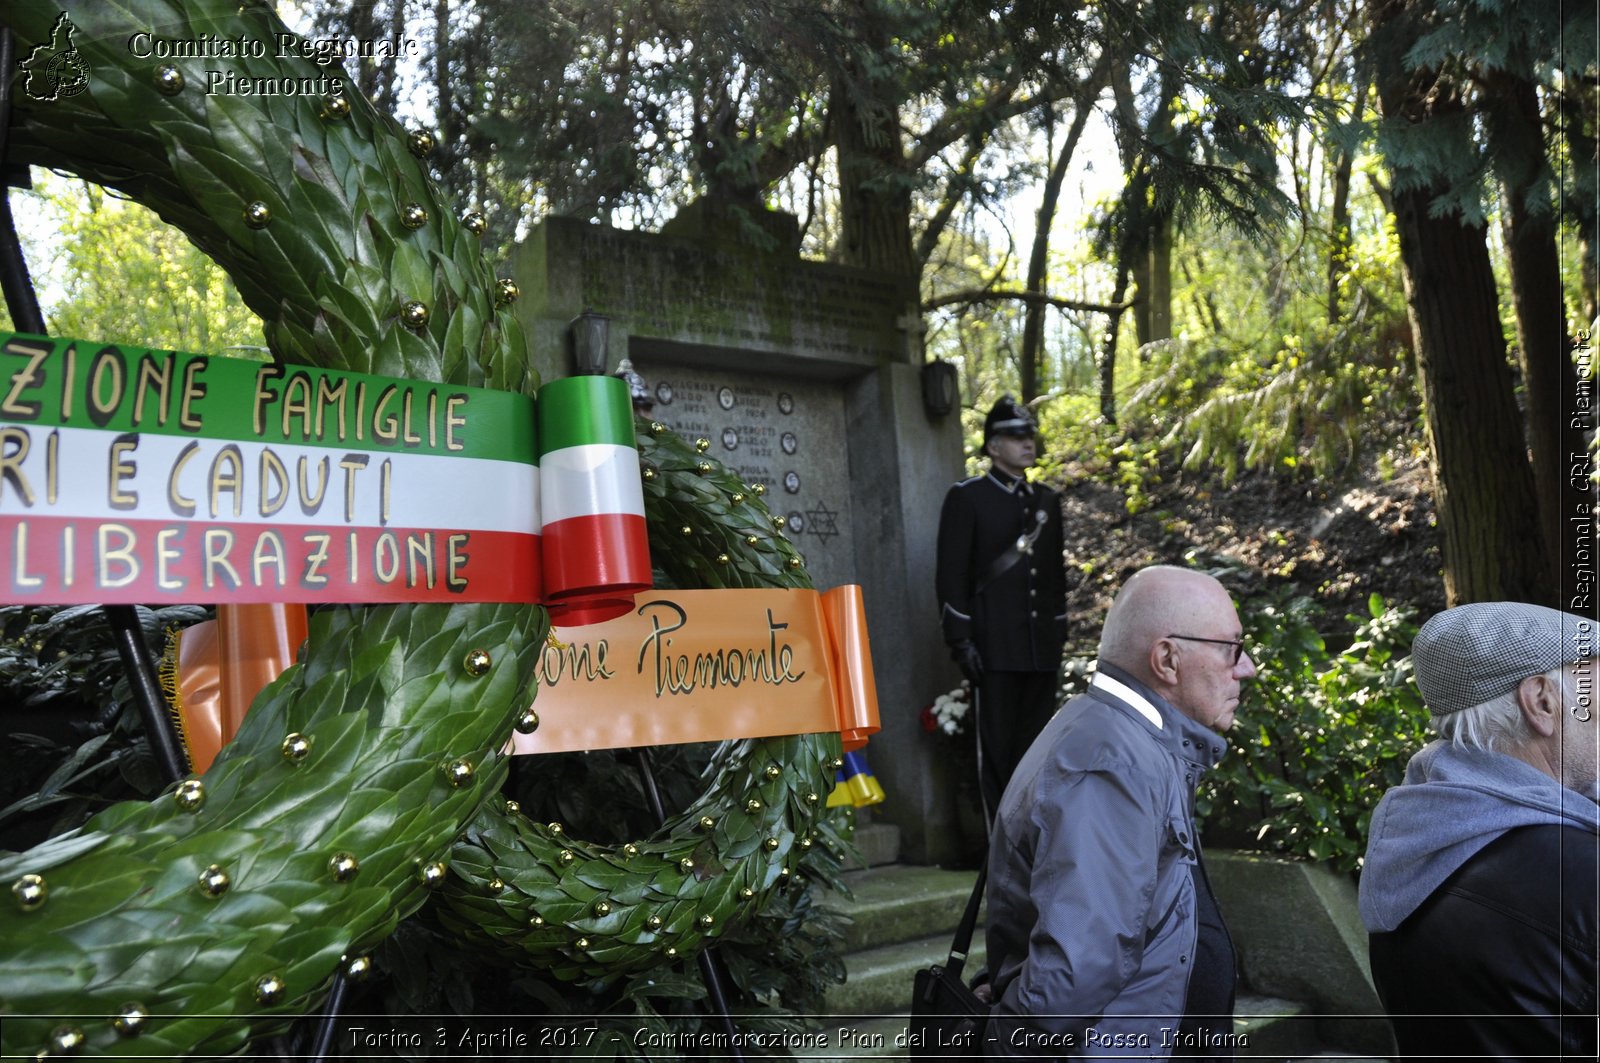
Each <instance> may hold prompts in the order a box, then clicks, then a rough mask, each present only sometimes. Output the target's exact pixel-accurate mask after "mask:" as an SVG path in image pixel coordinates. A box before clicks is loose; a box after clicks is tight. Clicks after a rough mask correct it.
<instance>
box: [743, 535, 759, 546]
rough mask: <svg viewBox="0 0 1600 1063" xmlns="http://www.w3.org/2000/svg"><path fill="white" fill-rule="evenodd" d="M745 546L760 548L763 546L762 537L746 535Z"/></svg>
mask: <svg viewBox="0 0 1600 1063" xmlns="http://www.w3.org/2000/svg"><path fill="white" fill-rule="evenodd" d="M744 544H745V545H746V546H760V545H761V536H759V535H746V536H745V537H744Z"/></svg>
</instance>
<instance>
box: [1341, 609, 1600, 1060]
mask: <svg viewBox="0 0 1600 1063" xmlns="http://www.w3.org/2000/svg"><path fill="white" fill-rule="evenodd" d="M1597 640H1600V624H1597V622H1596V621H1595V620H1593V619H1590V618H1587V617H1582V616H1578V615H1576V614H1573V613H1563V612H1558V611H1556V610H1554V609H1547V608H1544V607H1542V606H1537V605H1524V604H1520V603H1516V602H1478V603H1474V604H1471V605H1462V606H1458V607H1456V608H1454V609H1448V610H1446V611H1445V612H1443V613H1440V614H1439V615H1437V616H1435V617H1434V618H1433V619H1431V620H1429V621H1428V622H1427V623H1426V624H1424V625H1423V627H1422V630H1421V631H1420V632H1418V634H1417V638H1416V642H1415V643H1414V644H1413V646H1412V651H1411V654H1412V663H1413V665H1414V667H1415V670H1416V678H1417V686H1418V687H1419V688H1421V690H1422V697H1423V700H1424V701H1425V702H1426V703H1427V706H1428V709H1429V711H1430V712H1431V713H1432V723H1433V727H1434V730H1435V731H1436V732H1437V733H1438V738H1437V739H1436V740H1434V741H1432V742H1430V743H1429V744H1428V745H1427V746H1425V747H1424V748H1423V749H1422V751H1421V752H1419V753H1417V755H1416V756H1414V757H1413V758H1412V759H1411V762H1410V763H1409V764H1408V765H1407V766H1406V773H1405V779H1404V781H1403V782H1402V783H1401V784H1400V785H1399V786H1396V787H1394V788H1393V789H1391V790H1390V791H1389V792H1388V793H1387V794H1385V795H1384V797H1383V800H1382V801H1381V802H1380V803H1379V805H1378V807H1377V809H1376V811H1375V812H1374V813H1373V816H1372V823H1371V827H1370V829H1369V831H1368V840H1367V853H1366V859H1365V862H1364V865H1363V867H1362V872H1361V891H1360V904H1361V919H1362V922H1363V923H1365V924H1366V927H1367V930H1368V933H1369V938H1368V946H1369V950H1370V956H1371V960H1372V979H1373V982H1374V984H1375V985H1376V987H1377V990H1378V995H1379V997H1380V998H1381V999H1382V1001H1383V1005H1384V1008H1385V1010H1387V1011H1388V1012H1389V1016H1390V1019H1391V1021H1392V1022H1393V1025H1394V1031H1395V1039H1396V1042H1397V1043H1398V1046H1399V1049H1400V1053H1401V1055H1402V1056H1404V1057H1405V1058H1407V1059H1412V1058H1434V1059H1470V1058H1480V1059H1481V1058H1498V1059H1534V1058H1572V1059H1577V1058H1584V1059H1594V1058H1595V1053H1596V1047H1597V1046H1596V1025H1597V1014H1596V992H1597V987H1600V969H1597V958H1596V957H1597V953H1600V936H1597V935H1600V805H1597V804H1596V803H1595V802H1596V796H1597V778H1600V705H1597V704H1596V689H1595V681H1596V678H1597V673H1600V669H1597V667H1596V662H1595V654H1596V643H1597Z"/></svg>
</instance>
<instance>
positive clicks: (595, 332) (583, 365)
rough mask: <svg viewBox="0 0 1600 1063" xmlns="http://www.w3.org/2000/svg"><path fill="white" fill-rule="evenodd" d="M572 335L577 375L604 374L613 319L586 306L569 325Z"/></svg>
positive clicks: (573, 357) (569, 331) (574, 364)
mask: <svg viewBox="0 0 1600 1063" xmlns="http://www.w3.org/2000/svg"><path fill="white" fill-rule="evenodd" d="M567 332H568V334H569V335H570V336H571V337H572V364H573V371H574V373H575V374H576V375H577V376H604V375H605V371H606V353H607V346H608V341H609V340H610V338H611V319H610V318H609V317H606V316H605V315H604V314H597V313H595V312H594V311H593V310H590V309H587V308H585V309H584V311H583V313H581V314H579V315H578V316H577V317H575V318H573V319H572V322H571V323H570V324H569V325H568V326H567Z"/></svg>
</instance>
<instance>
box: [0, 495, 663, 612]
mask: <svg viewBox="0 0 1600 1063" xmlns="http://www.w3.org/2000/svg"><path fill="white" fill-rule="evenodd" d="M636 519H637V518H636ZM640 527H641V534H642V528H643V521H642V520H641V521H640ZM208 533H209V534H208ZM228 535H231V536H232V539H231V541H229V539H228V538H227V536H228ZM453 536H460V537H461V538H459V539H453V538H452V537H453ZM102 547H103V550H102ZM102 552H103V553H104V556H103V557H102ZM539 553H540V550H539V536H537V535H530V534H518V533H514V532H495V531H465V530H461V529H450V528H374V527H360V528H348V527H333V528H327V527H318V526H316V525H307V524H229V523H225V522H215V523H209V522H199V521H191V522H179V523H173V522H167V521H160V520H125V521H118V522H115V523H114V524H111V523H108V522H105V521H102V520H78V519H74V518H70V517H32V516H13V515H0V564H3V565H4V567H5V572H4V573H3V574H0V594H3V595H4V597H3V602H4V603H8V604H10V603H18V604H20V603H33V602H39V603H44V602H48V603H51V604H57V605H76V604H95V603H126V604H134V603H150V604H156V603H170V602H201V603H204V602H217V601H226V602H230V603H236V604H237V603H251V602H460V601H470V602H536V601H538V600H540V598H541V596H542V590H543V587H542V580H541V578H540V575H541V573H540V566H539ZM319 555H320V556H319ZM279 558H281V559H282V563H281V564H280V563H278V560H277V559H279ZM258 561H259V563H258ZM430 562H431V564H430ZM452 565H453V566H454V567H453V568H452ZM646 572H647V573H648V562H646ZM208 576H209V577H210V578H209V579H208V578H207V577H208ZM452 577H453V581H454V582H453V583H452ZM258 584H260V585H258ZM430 584H431V585H430Z"/></svg>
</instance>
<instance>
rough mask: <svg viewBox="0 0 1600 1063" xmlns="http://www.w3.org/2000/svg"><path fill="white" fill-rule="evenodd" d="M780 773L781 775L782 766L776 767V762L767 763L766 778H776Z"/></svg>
mask: <svg viewBox="0 0 1600 1063" xmlns="http://www.w3.org/2000/svg"><path fill="white" fill-rule="evenodd" d="M782 775H783V769H782V768H780V767H778V766H777V765H776V764H768V765H767V778H769V779H777V778H779V777H780V776H782Z"/></svg>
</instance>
